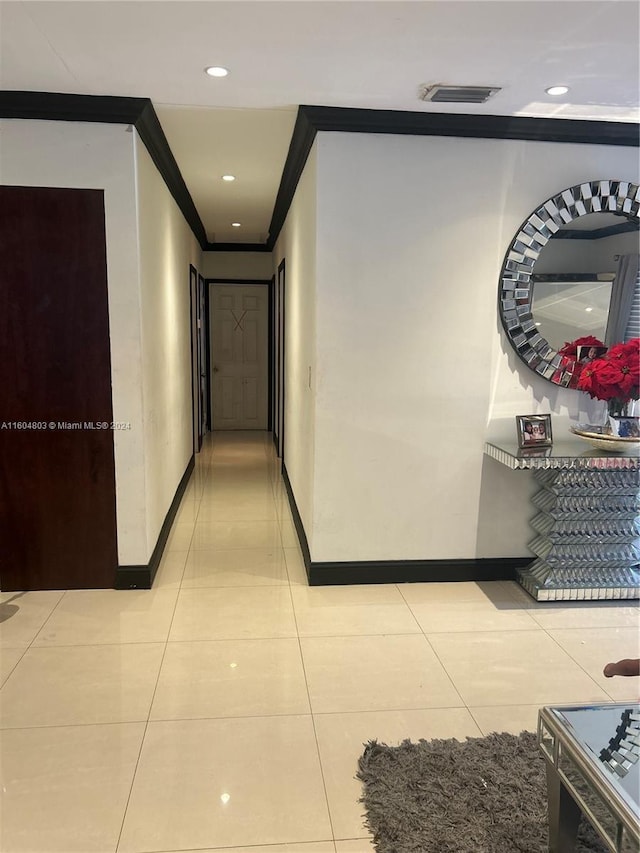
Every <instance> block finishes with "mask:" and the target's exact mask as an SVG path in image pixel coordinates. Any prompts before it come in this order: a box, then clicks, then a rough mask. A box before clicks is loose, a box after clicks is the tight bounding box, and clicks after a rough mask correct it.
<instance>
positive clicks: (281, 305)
mask: <svg viewBox="0 0 640 853" xmlns="http://www.w3.org/2000/svg"><path fill="white" fill-rule="evenodd" d="M285 270H286V264H285V259H284V258H283V259H282V260H281V261H280V263H279V264H278V278H277V287H278V298H277V305H278V311H277V314H278V316H277V317H276V318H275V319H276V328H275V330H274V334H275V335H277V336H278V341H279V346H278V364H277V365H275V370H277V372H278V376H277V382H276V388H277V390H278V391H279V392H280V393H279V394H277V398H278V399H277V400H276V412H275V423H276V424H277V425H278V426H279V427H280V431H279V434H278V436H277V437H276V434H275V427H274V438H276V450H277V453H278V456H279V457H280V459H281V461H282V468H284V432H285V429H284V413H285V388H286V364H287V362H286V346H285V342H286V333H285V330H286V304H287V300H286V286H285V282H286V276H285Z"/></svg>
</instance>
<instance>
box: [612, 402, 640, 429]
mask: <svg viewBox="0 0 640 853" xmlns="http://www.w3.org/2000/svg"><path fill="white" fill-rule="evenodd" d="M637 403H638V401H637V400H628V401H627V402H622V401H621V400H609V401H608V403H607V416H608V420H609V430H610V432H611V435H612V436H616V438H640V412H639V411H638V405H637Z"/></svg>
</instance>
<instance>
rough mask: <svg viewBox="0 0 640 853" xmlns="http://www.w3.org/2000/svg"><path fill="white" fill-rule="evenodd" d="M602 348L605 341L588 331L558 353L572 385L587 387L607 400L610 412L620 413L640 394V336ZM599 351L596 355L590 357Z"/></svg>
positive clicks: (590, 391)
mask: <svg viewBox="0 0 640 853" xmlns="http://www.w3.org/2000/svg"><path fill="white" fill-rule="evenodd" d="M579 347H584V348H585V349H584V350H582V349H579ZM592 348H593V349H592ZM598 349H601V351H600V353H598ZM603 349H604V344H603V343H602V341H599V340H598V339H597V338H594V337H593V336H592V335H589V336H587V337H584V338H578V339H577V340H575V341H572V342H570V343H566V344H565V345H564V346H563V347H562V349H561V350H559V354H560V355H561V356H562V366H563V367H564V369H566V370H571V381H570V382H569V387H570V388H578V389H579V390H580V391H585V392H586V393H587V394H588V395H589V396H590V397H593V398H594V399H596V400H605V401H606V402H607V403H608V404H609V411H610V413H611V414H618V415H619V414H622V410H623V408H624V407H625V406H626V405H627V403H629V402H630V401H631V400H637V399H638V398H640V338H634V339H633V340H631V341H628V343H626V344H614V345H613V346H611V347H609V349H608V350H606V351H605V352H604V353H602V350H603ZM583 352H586V358H585V359H584V360H583V359H581V358H579V356H581V355H582V354H583ZM596 353H597V357H595V358H591V354H596Z"/></svg>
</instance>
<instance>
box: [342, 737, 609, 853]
mask: <svg viewBox="0 0 640 853" xmlns="http://www.w3.org/2000/svg"><path fill="white" fill-rule="evenodd" d="M358 767H359V770H358V774H357V778H358V779H360V781H361V782H363V783H364V793H363V796H362V798H361V800H360V802H361V803H363V804H364V806H365V808H366V824H367V827H368V829H369V831H370V832H371V834H372V835H373V839H374V845H375V848H376V850H377V851H378V853H548V850H549V847H548V822H547V782H546V773H545V764H544V759H543V758H542V756H541V755H540V752H539V749H538V745H537V741H536V736H535V734H532V733H531V732H522V734H520V735H517V736H516V735H510V734H490V735H488V736H487V737H483V738H467V740H466V741H465V742H461V741H457V740H454V739H451V740H431V741H426V740H421V741H419V742H418V743H412V742H411V741H408V740H406V741H404V742H403V743H402V744H400V746H386V745H384V744H379V743H377V741H370V742H369V743H368V744H367V745H366V749H365V751H364V755H362V756H361V758H360V760H359V762H358ZM575 853H606V848H605V847H604V845H603V844H602V842H601V841H600V840H599V838H598V836H597V835H596V834H595V832H594V831H593V830H592V829H591V827H590V826H589V825H588V824H587V823H586V821H582V822H581V825H580V832H579V835H578V843H577V844H576V848H575Z"/></svg>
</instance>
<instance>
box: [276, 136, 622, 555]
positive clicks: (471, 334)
mask: <svg viewBox="0 0 640 853" xmlns="http://www.w3.org/2000/svg"><path fill="white" fill-rule="evenodd" d="M316 145H317V166H316V168H317V243H316V259H317V275H316V335H317V368H316V375H317V379H316V401H315V461H314V472H315V473H314V488H313V521H312V524H311V527H310V528H309V527H307V528H306V529H307V535H308V536H309V539H310V544H311V556H312V560H314V561H339V560H385V559H389V560H402V559H454V558H473V557H483V556H487V557H490V556H518V555H526V554H527V553H528V551H527V548H526V541H528V539H529V538H530V535H529V534H528V531H527V529H526V520H527V518H528V516H529V514H530V510H529V508H528V504H527V499H528V495H529V491H530V488H531V485H530V482H529V475H528V474H527V473H523V474H520V473H518V472H511V471H508V470H507V469H506V468H504V469H501V468H500V466H498V463H494V462H493V461H491V460H486V461H485V460H484V457H483V445H484V442H485V439H486V437H487V434H488V433H489V434H498V433H499V432H500V431H504V434H508V435H509V436H511V437H513V436H514V435H515V433H514V430H515V420H514V416H515V415H516V414H525V413H534V412H551V413H553V415H554V432H555V433H556V436H557V438H558V439H561V437H562V435H563V433H564V431H566V429H567V428H568V426H569V424H570V422H571V421H572V420H574V419H576V418H577V417H579V416H583V417H581V419H584V420H587V419H588V418H587V416H586V413H587V410H588V408H589V407H588V406H587V405H586V403H587V399H586V398H585V397H584V395H581V394H579V393H578V392H575V391H569V390H565V389H560V388H557V387H556V386H554V385H551V384H550V383H548V382H547V381H545V380H543V379H540V378H538V377H537V376H536V375H535V374H534V373H532V372H531V371H530V370H529V369H528V368H527V367H526V366H525V365H524V364H523V363H522V362H520V360H519V359H518V358H517V356H516V355H515V353H514V352H513V350H512V349H511V347H510V346H509V344H508V343H507V341H506V340H505V337H504V335H503V333H502V329H501V325H500V321H499V318H498V311H497V291H498V278H499V273H500V268H501V265H502V261H503V258H504V255H505V252H506V250H507V248H508V246H509V243H510V241H511V239H512V237H513V235H514V234H515V232H516V230H517V228H518V227H519V226H520V224H521V223H522V222H523V220H524V219H525V218H526V217H527V216H528V215H529V214H530V213H531V212H532V210H533V209H534V208H535V207H536V206H537V205H539V204H540V203H541V202H542V201H544V200H545V199H546V198H547V197H549V196H551V195H553V194H555V193H557V192H559V191H560V190H562V189H564V188H566V187H568V186H571V185H573V184H577V183H580V182H582V181H585V180H593V179H600V178H619V179H623V180H624V179H631V180H636V181H637V180H638V162H637V156H636V152H635V151H634V150H630V149H626V148H618V147H603V146H589V145H572V144H558V143H534V142H519V141H512V140H475V139H474V140H471V139H453V138H436V137H412V136H392V135H384V134H380V135H375V134H372V135H366V134H346V133H320V134H319V135H318V137H317V139H316ZM290 216H291V214H290ZM287 262H288V261H287ZM291 431H292V430H291V425H290V422H289V420H288V421H287V435H288V436H290V435H291ZM518 478H520V479H518ZM296 497H297V493H296Z"/></svg>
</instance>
